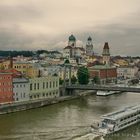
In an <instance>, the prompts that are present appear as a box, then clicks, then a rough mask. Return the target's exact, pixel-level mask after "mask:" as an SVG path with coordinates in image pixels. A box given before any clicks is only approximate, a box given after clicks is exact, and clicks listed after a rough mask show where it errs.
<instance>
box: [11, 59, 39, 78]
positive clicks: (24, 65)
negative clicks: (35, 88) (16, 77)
mask: <svg viewBox="0 0 140 140" xmlns="http://www.w3.org/2000/svg"><path fill="white" fill-rule="evenodd" d="M13 68H14V69H16V70H18V71H20V72H21V73H22V74H23V75H24V76H25V77H29V78H34V77H38V76H39V69H38V67H37V64H36V63H30V62H22V61H19V62H17V61H15V62H13Z"/></svg>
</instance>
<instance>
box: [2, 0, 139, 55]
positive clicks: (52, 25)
mask: <svg viewBox="0 0 140 140" xmlns="http://www.w3.org/2000/svg"><path fill="white" fill-rule="evenodd" d="M71 34H73V35H74V36H75V37H76V39H77V46H83V47H85V45H86V40H87V38H88V37H89V36H91V37H92V39H93V45H94V51H95V52H96V53H97V54H99V55H100V54H101V53H102V48H103V46H104V43H105V42H108V43H109V46H110V51H111V54H112V55H124V56H126V55H131V56H140V0H69V1H68V0H0V50H37V49H47V50H63V48H64V47H65V46H67V42H68V37H69V36H70V35H71Z"/></svg>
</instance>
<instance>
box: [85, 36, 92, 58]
mask: <svg viewBox="0 0 140 140" xmlns="http://www.w3.org/2000/svg"><path fill="white" fill-rule="evenodd" d="M86 55H88V56H92V55H93V44H92V38H91V37H88V39H87V44H86Z"/></svg>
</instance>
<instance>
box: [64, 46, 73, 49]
mask: <svg viewBox="0 0 140 140" xmlns="http://www.w3.org/2000/svg"><path fill="white" fill-rule="evenodd" d="M64 49H72V46H67V47H65V48H64Z"/></svg>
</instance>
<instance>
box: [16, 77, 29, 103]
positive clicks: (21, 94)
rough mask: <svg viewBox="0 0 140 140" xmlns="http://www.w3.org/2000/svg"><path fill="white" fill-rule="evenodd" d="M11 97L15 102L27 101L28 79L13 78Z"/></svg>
mask: <svg viewBox="0 0 140 140" xmlns="http://www.w3.org/2000/svg"><path fill="white" fill-rule="evenodd" d="M13 99H14V101H15V102H22V101H29V80H28V79H26V78H13Z"/></svg>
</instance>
